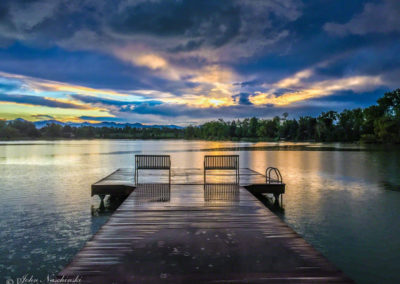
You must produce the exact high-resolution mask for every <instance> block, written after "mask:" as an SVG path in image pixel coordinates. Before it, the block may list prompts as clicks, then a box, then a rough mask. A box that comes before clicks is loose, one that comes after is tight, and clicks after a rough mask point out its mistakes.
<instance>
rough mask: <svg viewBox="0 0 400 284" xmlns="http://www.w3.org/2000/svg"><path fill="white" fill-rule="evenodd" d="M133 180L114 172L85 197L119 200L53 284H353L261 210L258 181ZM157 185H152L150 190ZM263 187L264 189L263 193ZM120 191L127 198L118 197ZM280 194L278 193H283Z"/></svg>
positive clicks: (195, 173)
mask: <svg viewBox="0 0 400 284" xmlns="http://www.w3.org/2000/svg"><path fill="white" fill-rule="evenodd" d="M239 174H240V179H239V180H240V181H239V184H230V183H229V182H230V180H231V179H232V173H229V172H224V171H215V172H213V173H210V174H209V175H207V180H208V183H207V184H204V183H203V171H202V170H201V169H172V174H171V179H172V180H171V184H170V183H168V182H167V181H168V175H163V174H158V173H155V172H151V174H148V173H147V174H146V175H143V176H142V175H141V177H140V180H141V183H142V184H139V185H135V183H134V180H133V176H134V173H133V169H119V170H117V171H116V172H114V173H113V174H111V175H109V176H108V177H106V178H105V179H103V180H101V181H99V182H97V183H95V184H94V185H93V187H92V195H95V194H99V195H104V194H111V195H113V194H119V193H120V192H123V194H127V195H128V197H127V198H126V199H125V201H124V202H123V203H122V204H121V205H120V207H119V208H118V209H117V210H116V211H115V212H114V213H113V215H112V216H111V217H110V219H109V220H108V222H107V223H106V224H105V225H103V226H102V228H101V229H100V230H99V231H98V232H97V233H96V234H95V235H94V236H93V237H92V239H91V240H90V241H88V242H87V244H86V245H85V246H84V247H83V248H82V250H81V251H80V252H79V253H78V254H77V255H76V256H75V258H74V259H73V260H72V262H71V263H70V264H69V265H68V266H67V267H65V269H63V270H62V271H61V272H60V274H59V277H62V278H64V279H67V278H68V279H75V278H76V277H78V278H79V279H80V282H81V283H353V282H352V280H351V279H349V278H348V277H346V276H345V275H344V274H343V273H342V272H341V271H340V270H338V269H337V268H336V267H334V265H332V264H331V263H330V262H329V261H328V260H327V259H326V258H325V257H324V256H322V255H321V254H320V253H319V252H318V251H316V250H315V249H314V248H313V247H312V246H311V245H309V244H308V243H307V242H306V241H305V240H304V239H303V238H302V237H301V236H299V235H298V234H297V233H295V232H294V231H293V230H292V229H291V228H289V227H288V226H287V225H286V224H285V223H284V222H283V221H282V220H281V219H279V218H278V217H277V216H276V215H275V214H274V213H272V212H271V211H270V210H269V209H268V208H266V207H265V206H264V205H263V204H262V203H261V201H259V200H258V199H257V198H256V197H254V195H253V194H251V193H250V192H249V190H248V189H247V188H246V187H249V188H251V187H253V189H254V188H256V189H258V191H259V192H263V191H267V190H279V191H282V188H281V187H279V186H276V185H274V186H273V187H274V189H268V186H265V176H263V175H262V174H260V173H257V172H255V171H253V170H250V169H240V170H239ZM154 181H157V182H158V183H154ZM263 184H264V187H263ZM125 190H127V191H125ZM283 191H284V187H283Z"/></svg>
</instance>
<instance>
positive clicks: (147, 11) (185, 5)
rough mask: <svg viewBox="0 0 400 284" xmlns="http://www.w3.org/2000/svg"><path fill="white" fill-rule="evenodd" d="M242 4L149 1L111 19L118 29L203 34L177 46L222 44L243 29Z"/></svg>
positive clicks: (167, 34)
mask: <svg viewBox="0 0 400 284" xmlns="http://www.w3.org/2000/svg"><path fill="white" fill-rule="evenodd" d="M240 24H241V21H240V7H239V6H238V5H235V2H234V1H230V0H220V1H192V0H182V1H148V2H142V3H139V4H137V5H132V6H129V7H126V8H125V9H124V10H123V12H122V13H120V14H118V15H116V16H115V17H114V19H113V20H112V21H111V27H112V29H113V30H114V31H115V32H116V33H123V34H151V35H155V36H163V37H164V36H182V35H184V36H185V37H187V38H189V39H190V38H201V39H202V40H200V41H199V40H197V41H189V42H188V43H186V45H185V46H177V49H179V47H181V49H194V48H196V47H198V46H200V45H201V43H202V41H207V42H208V43H210V44H212V45H215V46H220V45H223V44H225V43H226V42H228V41H229V40H230V39H231V38H233V37H235V36H236V35H238V33H239V29H240Z"/></svg>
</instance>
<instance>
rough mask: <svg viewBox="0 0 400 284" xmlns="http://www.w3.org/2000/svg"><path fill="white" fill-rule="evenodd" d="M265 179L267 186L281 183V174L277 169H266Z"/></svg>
mask: <svg viewBox="0 0 400 284" xmlns="http://www.w3.org/2000/svg"><path fill="white" fill-rule="evenodd" d="M265 179H266V183H267V184H271V183H283V180H282V175H281V172H280V171H279V169H278V168H274V167H268V168H267V169H266V170H265Z"/></svg>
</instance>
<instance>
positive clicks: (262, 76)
mask: <svg viewBox="0 0 400 284" xmlns="http://www.w3.org/2000/svg"><path fill="white" fill-rule="evenodd" d="M399 12H400V4H399V1H397V0H384V1H372V0H371V1H365V0H353V1H346V3H344V1H337V0H326V1H323V2H321V1H316V0H310V1H300V0H281V1H274V0H271V1H268V0H265V1H264V0H260V1H258V0H249V1H236V0H220V1H211V0H203V1H193V0H180V1H169V0H164V1H163V0H151V1H144V0H116V1H106V0H82V1H70V0H58V1H53V0H36V1H33V0H31V1H22V0H13V1H11V0H2V1H0V71H3V72H8V73H12V74H21V75H27V76H31V77H35V78H40V79H49V80H54V81H58V82H64V83H73V84H78V85H82V86H88V87H93V88H104V89H112V90H118V91H121V90H129V91H131V90H133V91H134V90H147V91H161V92H163V93H169V94H171V96H172V97H174V98H175V99H176V98H178V99H179V98H181V97H182V95H189V96H192V97H195V96H196V95H201V96H205V97H207V96H210V97H211V96H212V94H210V92H209V91H210V90H211V89H218V88H214V87H215V86H214V85H212V83H213V81H212V80H214V79H215V80H216V81H218V80H219V76H220V77H223V79H224V76H222V75H221V74H224V73H223V72H222V71H226V70H228V71H229V72H230V73H232V74H233V75H234V76H233V77H234V81H235V82H239V83H235V82H227V83H226V85H224V88H225V89H226V90H228V89H229V90H230V87H231V86H230V85H229V84H231V85H232V88H233V89H232V92H231V93H226V94H225V96H226V97H228V98H229V99H231V98H232V99H233V100H234V101H235V103H237V105H236V106H230V107H219V108H212V107H210V108H193V107H190V106H188V105H185V104H183V103H182V104H166V103H162V102H161V101H158V100H157V97H156V96H151V98H152V100H151V101H145V102H137V101H130V102H126V101H119V100H109V99H104V98H102V97H87V96H79V95H71V97H73V98H74V99H76V100H79V101H81V102H84V103H86V104H90V105H101V106H104V107H105V108H108V109H109V110H110V112H112V113H113V114H115V115H119V114H123V115H124V117H126V116H125V115H129V114H141V115H158V116H160V119H162V117H168V118H172V117H174V116H182V117H189V118H207V117H210V118H212V117H214V118H215V117H232V118H234V117H246V116H249V115H259V116H268V117H270V116H273V115H278V114H279V113H281V112H284V111H285V110H286V111H288V112H289V113H292V112H296V113H295V114H296V115H300V114H306V113H307V111H308V112H309V113H314V112H320V111H317V110H318V109H319V110H322V109H326V108H332V109H340V108H342V107H350V106H351V107H353V106H357V105H362V106H365V105H368V104H372V103H374V102H375V99H376V96H378V93H379V92H383V89H382V87H381V86H376V89H375V90H374V89H373V87H371V89H368V90H366V91H363V92H361V93H363V94H365V95H362V94H360V92H357V88H355V91H354V90H353V91H352V90H338V91H335V92H333V93H332V95H330V96H326V97H323V98H314V99H309V100H308V101H307V103H309V105H307V103H305V102H304V103H301V102H300V103H296V106H288V107H287V108H283V107H274V106H273V105H269V106H256V105H252V104H251V102H250V100H249V97H250V95H249V94H255V93H256V92H267V91H270V90H273V91H274V94H273V95H274V96H276V97H279V96H280V95H282V94H285V93H287V92H295V91H301V89H298V88H297V86H283V87H277V86H276V85H277V84H276V83H277V82H279V81H280V80H283V79H285V78H291V77H293V75H294V74H296V72H300V71H302V70H312V75H310V76H309V77H307V78H302V79H301V83H303V84H300V88H301V87H303V86H313V83H318V82H321V81H324V80H332V81H334V80H339V79H346V78H351V77H353V76H379V77H380V78H381V79H382V82H384V83H385V86H384V87H387V88H396V87H398V85H399V80H398V78H399V76H400V67H398V66H400V56H399V54H400V37H399V33H400V28H399V27H400V20H399V19H400V17H398V15H399ZM125 47H126V48H127V52H126V54H124V56H122V55H121V49H122V48H125ZM120 48H121V49H120ZM143 54H151V55H156V56H159V57H160V58H161V59H163V60H164V61H165V62H166V63H165V67H163V68H164V69H163V68H155V69H151V68H149V66H146V65H143V64H142V65H140V64H138V63H137V62H136V61H135V59H137V57H138V56H140V55H143ZM210 66H217V67H218V68H215V69H213V68H209V69H207V67H210ZM202 70H219V71H221V72H220V73H221V74H207V72H206V71H205V72H202V73H201V72H198V73H196V71H202ZM216 73H217V72H216ZM197 75H198V76H197ZM208 75H209V76H208ZM207 76H208V77H207ZM197 77H201V78H200V80H197V81H196V79H198V78H197ZM210 78H211V80H210ZM201 80H203V81H201ZM221 81H223V80H221ZM226 81H229V80H226ZM223 83H225V81H224V82H223ZM18 87H19V86H13V85H12V84H11V85H10V84H9V83H4V82H0V90H1V91H2V92H4V93H7V92H10V91H12V90H14V91H15V88H16V89H18ZM196 88H197V89H198V90H200V91H193V90H195V89H196ZM15 92H17V91H15ZM191 92H192V93H191ZM99 93H101V92H99ZM129 93H131V92H129ZM218 95H221V94H218ZM1 98H2V101H15V102H18V103H29V104H34V105H46V106H52V107H67V106H68V107H72V108H79V107H80V106H76V105H73V104H71V105H69V104H68V103H64V102H56V101H51V100H48V99H46V98H41V97H37V96H21V95H19V96H18V95H13V96H12V95H10V94H6V95H0V100H1ZM295 114H293V115H295ZM87 119H91V118H89V117H88V118H87Z"/></svg>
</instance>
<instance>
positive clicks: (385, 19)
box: [324, 0, 400, 35]
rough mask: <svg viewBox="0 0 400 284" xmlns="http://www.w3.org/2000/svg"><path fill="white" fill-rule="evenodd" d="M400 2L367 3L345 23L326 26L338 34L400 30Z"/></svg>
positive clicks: (386, 0) (389, 0) (387, 0)
mask: <svg viewBox="0 0 400 284" xmlns="http://www.w3.org/2000/svg"><path fill="white" fill-rule="evenodd" d="M399 14H400V2H399V1H398V0H384V1H380V2H379V3H366V4H365V6H364V9H363V11H362V12H361V13H360V14H357V15H356V16H354V18H352V19H351V20H350V21H349V22H347V23H344V24H339V23H327V24H325V26H324V28H325V30H327V31H328V32H331V33H333V34H337V35H346V34H355V35H365V34H368V33H391V32H396V33H399V32H400V17H399Z"/></svg>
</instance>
